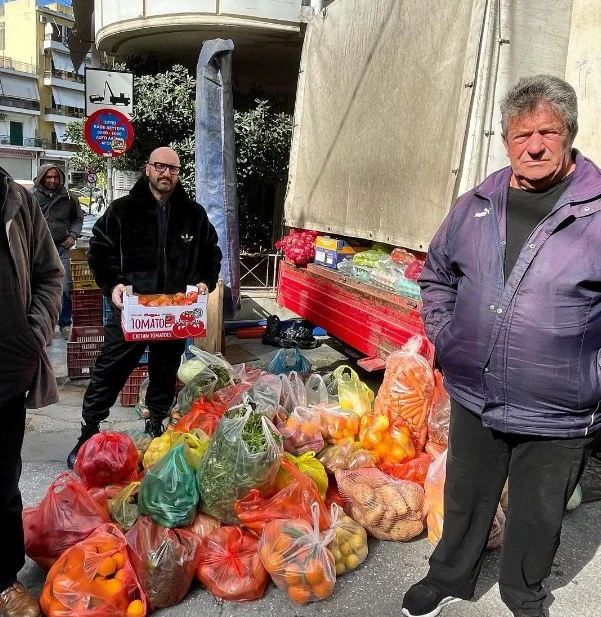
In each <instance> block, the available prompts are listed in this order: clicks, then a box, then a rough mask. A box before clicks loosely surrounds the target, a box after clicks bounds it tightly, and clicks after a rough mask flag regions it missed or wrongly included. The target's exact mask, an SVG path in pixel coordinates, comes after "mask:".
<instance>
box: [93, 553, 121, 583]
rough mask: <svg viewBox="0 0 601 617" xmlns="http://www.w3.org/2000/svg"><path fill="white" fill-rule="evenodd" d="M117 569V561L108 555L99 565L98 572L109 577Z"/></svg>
mask: <svg viewBox="0 0 601 617" xmlns="http://www.w3.org/2000/svg"><path fill="white" fill-rule="evenodd" d="M116 569H117V562H116V561H115V560H114V558H113V557H107V558H106V559H105V560H104V561H103V562H102V563H101V564H100V565H99V566H98V570H97V573H98V574H99V575H100V576H104V577H105V578H108V577H109V576H111V575H112V574H114V573H115V570H116Z"/></svg>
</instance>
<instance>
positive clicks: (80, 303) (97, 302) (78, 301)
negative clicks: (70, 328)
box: [71, 289, 102, 326]
mask: <svg viewBox="0 0 601 617" xmlns="http://www.w3.org/2000/svg"><path fill="white" fill-rule="evenodd" d="M71 302H72V303H73V325H74V326H101V325H102V292H101V291H100V289H86V290H84V291H75V290H74V291H73V292H71Z"/></svg>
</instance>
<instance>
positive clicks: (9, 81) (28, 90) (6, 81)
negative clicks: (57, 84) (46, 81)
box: [0, 73, 40, 101]
mask: <svg viewBox="0 0 601 617" xmlns="http://www.w3.org/2000/svg"><path fill="white" fill-rule="evenodd" d="M0 94H4V95H5V96H14V97H16V98H19V99H28V100H30V101H39V100H40V92H39V90H38V84H37V83H36V80H35V79H28V78H27V77H18V76H17V75H8V74H6V73H2V74H0Z"/></svg>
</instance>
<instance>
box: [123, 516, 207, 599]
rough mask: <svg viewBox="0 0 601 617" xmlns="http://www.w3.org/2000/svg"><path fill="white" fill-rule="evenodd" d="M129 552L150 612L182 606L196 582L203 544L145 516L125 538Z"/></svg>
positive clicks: (191, 536) (190, 535)
mask: <svg viewBox="0 0 601 617" xmlns="http://www.w3.org/2000/svg"><path fill="white" fill-rule="evenodd" d="M125 537H126V539H127V552H128V554H129V558H130V560H131V564H132V566H133V569H134V571H135V572H136V576H137V577H138V580H139V581H140V584H141V586H142V589H143V590H144V593H145V594H146V600H147V601H148V607H149V609H150V610H155V609H157V608H165V607H167V606H173V605H175V604H179V603H180V602H181V601H182V600H183V599H184V597H185V596H186V594H187V593H188V591H190V586H191V585H192V581H193V580H194V573H195V572H196V568H197V567H198V561H199V558H200V552H199V550H200V540H199V539H198V538H197V537H196V536H195V535H194V534H192V533H190V532H189V531H185V530H184V529H167V528H166V527H161V526H160V525H157V524H156V523H153V522H152V520H151V519H150V518H149V517H147V516H143V517H141V518H139V519H138V521H137V522H136V524H135V525H134V526H133V527H132V528H131V529H130V530H129V531H128V532H127V534H126V535H125Z"/></svg>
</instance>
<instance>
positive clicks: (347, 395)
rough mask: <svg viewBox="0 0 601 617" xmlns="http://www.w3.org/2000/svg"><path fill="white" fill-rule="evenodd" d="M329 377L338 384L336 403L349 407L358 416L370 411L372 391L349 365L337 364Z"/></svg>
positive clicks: (372, 397) (372, 399)
mask: <svg viewBox="0 0 601 617" xmlns="http://www.w3.org/2000/svg"><path fill="white" fill-rule="evenodd" d="M330 379H333V380H335V381H334V382H332V383H337V385H338V404H339V405H340V407H342V409H350V410H352V411H354V412H355V413H356V414H357V415H358V416H359V417H361V416H363V415H365V414H367V413H371V412H372V405H373V402H374V398H375V397H374V393H373V391H372V390H371V389H370V388H368V387H367V385H366V384H364V383H363V382H362V381H361V380H360V379H359V375H357V373H356V372H355V371H354V370H353V369H352V368H351V367H350V366H347V365H346V364H343V365H342V366H339V367H338V368H337V369H336V370H335V371H334V372H333V373H332V375H331V377H330ZM328 390H331V386H328Z"/></svg>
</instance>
